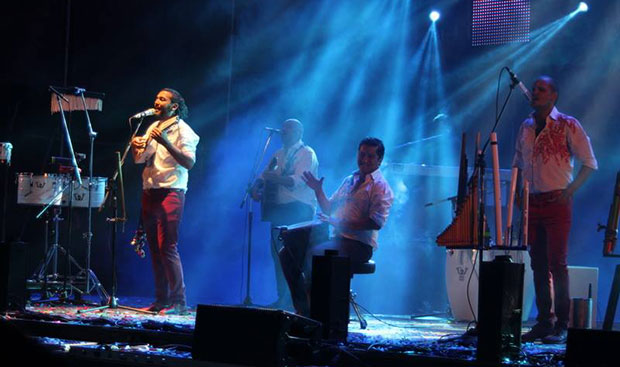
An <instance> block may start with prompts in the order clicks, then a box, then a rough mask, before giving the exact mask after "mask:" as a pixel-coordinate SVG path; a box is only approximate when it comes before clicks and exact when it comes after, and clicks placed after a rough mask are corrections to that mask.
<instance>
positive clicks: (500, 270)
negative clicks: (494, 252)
mask: <svg viewBox="0 0 620 367" xmlns="http://www.w3.org/2000/svg"><path fill="white" fill-rule="evenodd" d="M524 271H525V268H524V266H523V264H516V263H512V262H511V260H510V257H509V256H496V257H495V260H493V261H489V262H486V261H485V262H482V266H481V267H480V293H479V299H478V349H477V358H478V360H480V361H485V362H492V363H498V362H501V360H502V359H503V358H505V357H507V358H514V357H518V356H519V352H520V348H521V306H522V304H523V274H524Z"/></svg>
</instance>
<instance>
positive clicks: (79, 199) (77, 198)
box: [62, 177, 108, 208]
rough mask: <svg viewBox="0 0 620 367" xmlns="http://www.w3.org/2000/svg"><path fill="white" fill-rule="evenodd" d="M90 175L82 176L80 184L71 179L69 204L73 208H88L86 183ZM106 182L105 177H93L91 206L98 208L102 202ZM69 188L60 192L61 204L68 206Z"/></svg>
mask: <svg viewBox="0 0 620 367" xmlns="http://www.w3.org/2000/svg"><path fill="white" fill-rule="evenodd" d="M89 182H90V177H83V178H82V185H81V186H80V184H79V183H78V182H77V181H73V201H72V202H71V206H72V207H74V208H88V183H89ZM107 183H108V179H107V178H106V177H93V185H92V187H91V193H92V195H93V196H92V201H91V203H90V206H91V208H98V207H99V206H101V204H103V199H104V198H105V188H106V184H107ZM69 194H70V192H69V189H67V190H65V192H64V193H63V194H62V206H69Z"/></svg>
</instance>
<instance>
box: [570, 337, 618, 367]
mask: <svg viewBox="0 0 620 367" xmlns="http://www.w3.org/2000/svg"><path fill="white" fill-rule="evenodd" d="M618 347H620V331H618V330H593V329H568V337H567V338H566V359H565V363H566V367H611V366H617V365H618V350H617V349H616V348H618Z"/></svg>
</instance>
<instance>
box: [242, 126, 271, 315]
mask: <svg viewBox="0 0 620 367" xmlns="http://www.w3.org/2000/svg"><path fill="white" fill-rule="evenodd" d="M268 131H269V135H267V139H266V140H265V144H264V145H263V150H262V151H261V154H260V157H259V158H258V159H257V160H256V162H254V167H253V168H252V173H251V175H250V179H249V181H248V184H247V186H246V187H247V188H246V190H245V193H244V195H243V199H242V200H241V204H240V205H239V208H240V209H241V208H243V205H245V206H246V208H247V211H248V216H247V224H246V225H247V233H248V266H247V273H246V285H245V298H244V299H243V303H242V305H243V306H252V305H253V303H252V297H251V295H250V283H251V272H252V221H253V220H254V210H253V205H252V199H251V198H250V190H252V184H253V183H254V181H255V180H256V176H258V168H259V167H260V164H261V162H262V161H263V158H264V157H265V153H266V152H267V148H268V147H269V144H270V143H271V139H272V138H273V134H274V132H276V131H275V130H268Z"/></svg>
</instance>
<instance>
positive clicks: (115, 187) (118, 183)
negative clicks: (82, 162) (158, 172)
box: [77, 141, 157, 315]
mask: <svg viewBox="0 0 620 367" xmlns="http://www.w3.org/2000/svg"><path fill="white" fill-rule="evenodd" d="M130 144H131V141H130ZM116 163H117V167H116V170H117V171H116V173H117V175H116V177H117V178H118V179H114V180H113V181H112V183H111V184H110V192H112V218H107V219H106V220H107V221H108V222H109V223H111V227H112V236H111V246H110V247H111V249H112V293H111V294H110V296H109V297H108V304H107V305H104V306H100V307H93V308H90V309H86V310H78V311H77V312H78V313H86V312H92V311H103V310H106V309H108V308H111V309H123V310H129V311H134V312H142V313H146V314H149V315H156V314H157V313H156V312H152V311H147V310H143V309H139V308H135V307H129V306H122V305H119V304H118V298H117V297H116V290H117V276H116V237H117V234H118V226H117V224H118V223H119V222H121V223H125V222H126V221H127V212H126V210H125V189H124V182H123V167H122V159H121V152H118V151H117V152H116ZM117 192H118V193H119V194H120V200H121V212H122V216H121V217H119V216H118V197H117Z"/></svg>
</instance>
